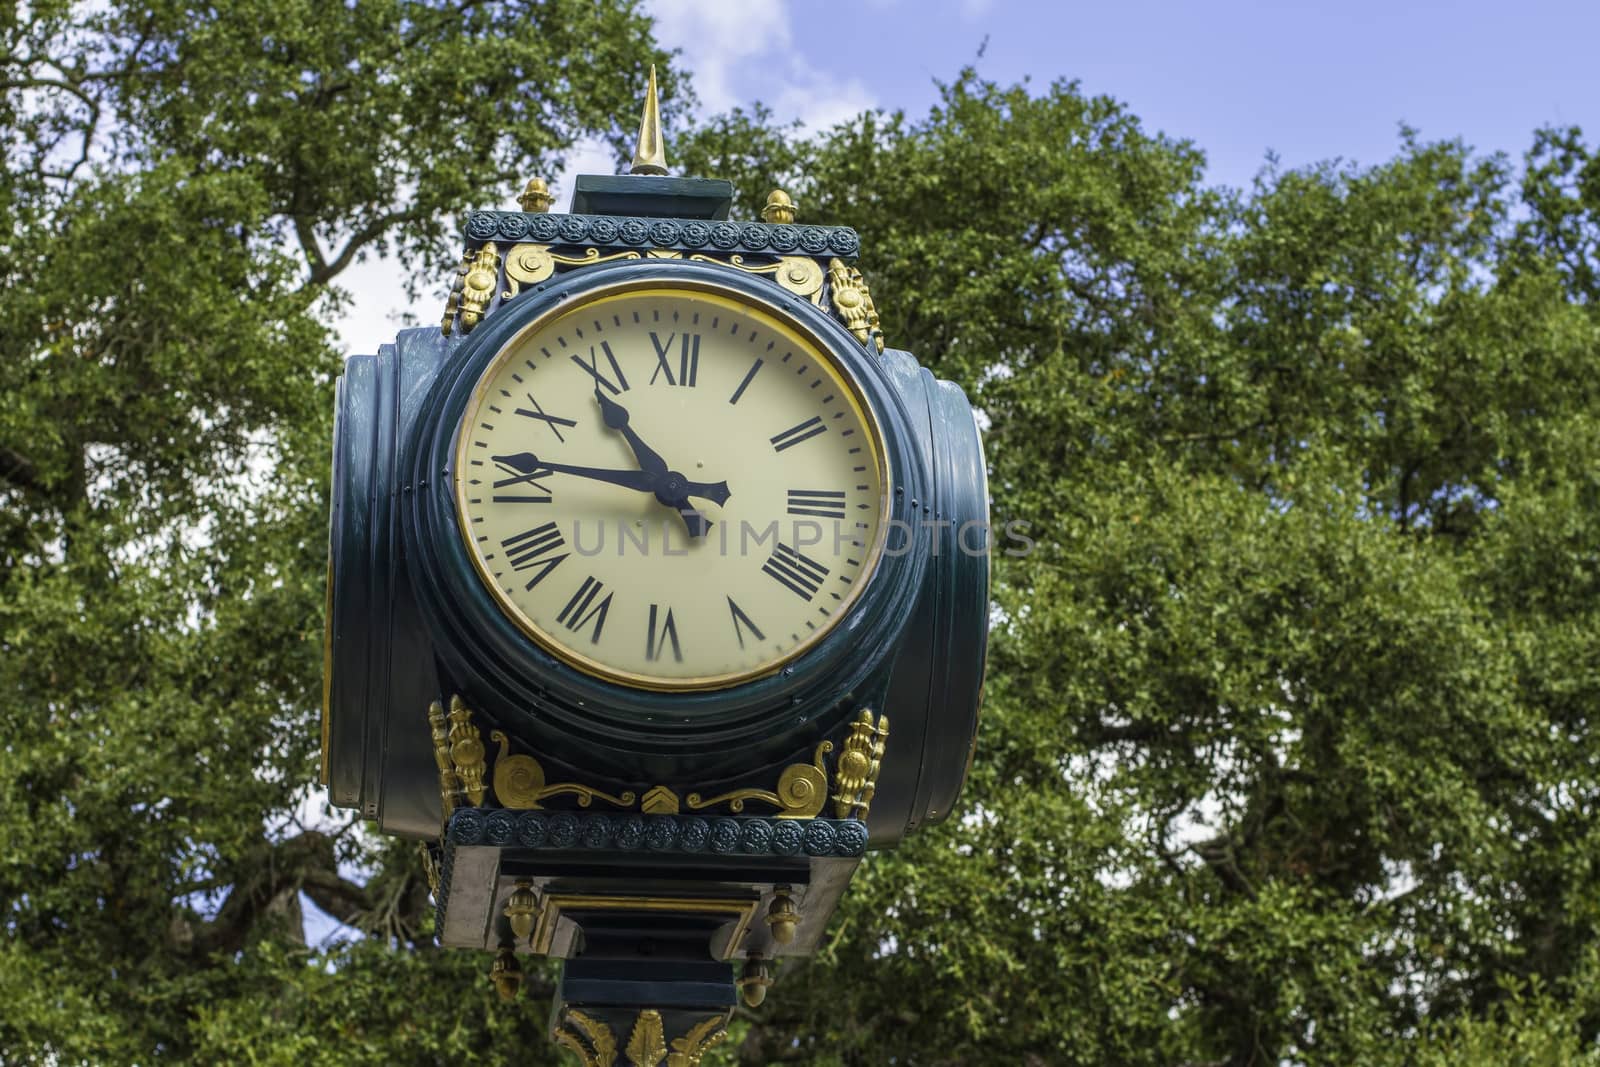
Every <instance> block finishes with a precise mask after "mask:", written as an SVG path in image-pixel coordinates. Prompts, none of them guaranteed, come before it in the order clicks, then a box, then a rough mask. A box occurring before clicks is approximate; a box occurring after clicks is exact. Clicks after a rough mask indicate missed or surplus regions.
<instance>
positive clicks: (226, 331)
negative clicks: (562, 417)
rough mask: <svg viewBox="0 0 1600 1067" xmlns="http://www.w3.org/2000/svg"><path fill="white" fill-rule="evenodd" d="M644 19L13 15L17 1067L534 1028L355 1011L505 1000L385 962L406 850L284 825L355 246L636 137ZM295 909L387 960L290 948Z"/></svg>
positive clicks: (301, 751) (2, 663) (268, 1051)
mask: <svg viewBox="0 0 1600 1067" xmlns="http://www.w3.org/2000/svg"><path fill="white" fill-rule="evenodd" d="M650 29H651V28H650V24H649V22H648V20H647V19H645V18H644V17H643V16H641V15H640V14H639V13H638V11H637V10H636V9H635V7H634V5H633V4H631V3H626V2H617V3H603V4H594V3H587V2H584V3H576V2H574V3H556V4H497V5H487V6H486V5H478V4H464V5H439V4H431V3H413V2H405V0H396V2H394V3H388V4H360V5H343V4H331V5H330V4H282V3H276V2H273V3H249V2H245V3H232V4H228V5H224V6H223V7H220V8H218V7H204V6H201V7H194V6H192V5H183V4H171V3H159V2H158V3H156V4H153V5H150V4H146V5H131V6H130V5H123V4H116V3H112V4H92V5H88V4H82V5H80V4H69V3H62V2H46V3H39V4H30V5H26V6H24V7H18V8H14V9H8V10H7V13H6V14H3V15H0V120H3V121H4V122H5V124H6V137H5V141H4V149H3V151H4V153H5V169H4V172H3V176H0V209H4V210H5V213H6V215H7V218H8V220H9V223H10V224H9V226H8V227H7V229H6V232H5V235H4V236H0V277H3V280H4V295H3V296H0V561H3V562H0V692H3V693H4V697H5V699H4V701H3V702H0V732H3V733H4V736H5V737H6V742H5V744H4V746H0V901H4V907H5V911H4V935H3V938H0V1003H4V1005H5V1007H4V1009H3V1010H0V1060H3V1061H4V1062H7V1063H33V1062H38V1063H96V1064H99V1063H133V1062H152V1061H156V1060H176V1061H200V1062H225V1061H249V1060H252V1059H255V1060H273V1061H275V1062H276V1061H278V1060H281V1059H282V1058H283V1056H284V1055H285V1054H286V1053H295V1052H298V1053H301V1054H302V1056H301V1058H302V1060H304V1059H309V1060H310V1061H313V1062H332V1061H346V1062H356V1061H359V1062H373V1063H378V1062H382V1063H392V1062H395V1060H396V1058H397V1052H396V1045H395V1042H396V1041H397V1040H399V1041H403V1040H404V1039H407V1038H412V1040H410V1041H409V1042H408V1043H404V1044H402V1045H401V1046H400V1047H402V1048H404V1049H405V1050H406V1051H405V1052H403V1053H399V1054H398V1055H399V1056H401V1057H402V1058H403V1057H404V1056H410V1057H411V1058H412V1060H413V1061H414V1062H434V1061H443V1060H449V1061H452V1062H453V1061H455V1060H457V1059H459V1058H460V1056H459V1052H460V1050H462V1049H465V1048H477V1047H483V1046H484V1045H485V1044H486V1043H487V1044H488V1045H489V1047H493V1043H494V1042H495V1041H499V1042H501V1047H504V1048H508V1049H509V1048H511V1047H513V1046H514V1045H517V1044H526V1043H527V1042H529V1041H532V1040H533V1038H536V1037H537V1036H538V1031H539V1029H540V1026H539V1025H538V1023H537V1022H535V1021H531V1020H530V1021H524V1022H522V1023H517V1024H515V1025H513V1024H511V1023H509V1022H508V1021H507V1020H506V1019H505V1018H504V1017H503V1016H499V1017H495V1018H493V1019H490V1020H489V1021H484V1013H483V1012H482V1011H477V1012H475V1013H474V1015H473V1021H472V1023H471V1024H470V1025H463V1024H460V1023H458V1022H455V1021H440V1022H439V1023H438V1025H439V1031H438V1032H437V1033H434V1032H433V1031H431V1030H426V1028H425V1027H424V1028H423V1029H421V1030H418V1029H416V1028H412V1030H411V1031H408V1030H407V1029H406V1028H405V1027H400V1026H397V1025H391V1023H393V1018H391V1017H389V1016H385V1017H383V1018H379V1017H377V1016H373V1015H371V1013H370V1012H367V1011H365V1010H364V1009H357V1010H355V1011H354V1012H352V1011H351V1010H350V1009H349V1006H350V1005H351V1004H352V1003H354V1001H352V1000H351V999H350V998H357V1000H360V999H362V998H367V999H370V998H371V997H372V994H373V992H374V991H375V990H377V989H379V988H382V987H384V986H386V985H393V986H395V987H396V989H397V990H398V988H399V987H402V986H404V985H406V984H407V983H410V984H411V986H412V987H415V988H419V989H420V990H421V991H420V992H419V993H418V995H417V996H416V997H414V998H410V999H407V1000H400V1001H395V1002H394V1004H395V1008H394V1017H398V1016H399V1015H400V1014H402V1013H404V1012H405V1011H407V1010H409V1008H411V1007H413V1006H416V1005H422V1004H431V1005H432V1012H433V1013H434V1015H435V1016H436V1017H437V1018H438V1019H439V1020H444V1019H445V1018H446V1017H445V1016H444V1015H439V1014H438V1013H439V1012H440V1011H441V1010H443V1011H447V1012H452V1013H453V1012H454V1011H455V1008H454V1005H455V1004H456V998H457V997H458V996H459V997H467V998H469V999H472V998H476V997H477V995H478V994H479V993H481V992H483V991H484V990H485V989H487V986H486V985H484V986H483V987H482V988H481V989H480V988H478V986H479V985H480V984H481V979H478V978H476V974H477V972H478V967H477V966H476V963H475V961H473V962H472V966H471V967H470V968H469V969H471V970H472V971H473V972H474V974H475V978H474V981H473V982H471V983H468V982H466V981H464V980H463V981H461V982H455V981H450V982H444V981H443V979H442V975H444V974H447V973H448V974H455V973H457V969H459V968H462V967H467V966H468V963H469V961H468V960H460V961H457V960H455V959H451V960H449V961H443V960H441V959H440V956H439V954H437V953H434V954H431V955H427V956H419V957H415V958H413V957H411V956H410V955H408V954H404V953H399V952H396V951H395V949H396V948H397V947H398V946H402V945H406V946H409V945H412V944H418V943H425V942H426V940H427V935H426V932H425V930H424V928H423V924H424V922H425V918H424V916H425V913H426V910H427V909H426V892H425V889H424V888H423V881H422V878H421V874H420V870H418V869H417V868H416V866H415V860H414V857H410V856H406V857H403V859H402V857H400V855H399V854H397V853H394V852H393V851H392V850H389V849H385V848H380V847H377V846H374V845H373V844H372V843H371V842H370V841H368V840H366V839H364V838H362V837H361V836H360V835H359V831H358V830H357V829H355V828H352V829H349V830H346V831H345V832H343V833H340V834H337V835H329V834H325V833H321V832H317V831H314V830H305V829H303V828H302V827H300V826H299V825H298V824H297V823H296V822H295V819H294V815H295V811H296V808H297V804H298V803H299V802H300V801H301V800H302V799H303V798H304V796H305V795H306V792H307V789H308V787H309V785H310V783H311V782H312V781H314V779H315V776H316V773H317V767H316V758H317V756H316V750H317V737H318V728H317V715H318V702H319V701H318V698H319V688H320V686H319V683H318V675H319V673H320V647H321V630H322V626H321V607H322V584H323V582H322V574H323V571H324V567H325V563H324V556H325V552H326V533H325V531H326V517H325V516H326V513H325V504H324V501H325V499H326V495H327V486H326V471H327V463H328V460H327V447H328V444H327V442H328V434H329V429H330V427H329V418H328V413H329V412H330V411H331V408H332V390H331V386H332V380H333V376H334V374H335V373H337V371H338V368H339V360H338V357H337V354H336V353H335V351H334V350H333V347H332V345H331V339H330V336H329V331H328V329H327V327H326V322H327V320H328V317H329V315H330V314H331V313H333V312H334V311H335V310H336V309H337V308H338V307H339V306H340V302H341V300H342V295H341V294H340V293H339V292H338V291H337V290H336V289H334V288H332V287H331V284H332V282H333V281H334V279H335V278H336V277H337V276H338V274H339V273H340V271H342V270H343V269H344V268H345V267H347V266H348V265H349V264H350V263H351V262H354V261H355V260H356V259H358V258H360V257H362V256H364V255H367V254H370V253H371V252H374V251H377V250H380V249H388V250H390V251H393V252H396V253H398V254H399V255H400V257H401V258H402V259H403V260H406V261H408V262H413V263H423V262H426V263H427V265H428V266H429V267H430V268H432V267H437V266H438V265H440V263H441V262H442V260H441V259H440V257H439V255H438V253H439V251H440V249H442V248H444V247H446V245H447V244H449V243H452V241H453V239H451V240H448V241H447V239H446V235H447V234H449V233H450V231H451V230H452V229H453V227H454V223H455V219H456V218H457V217H458V216H459V214H460V213H461V212H462V211H464V210H466V209H467V208H469V207H472V206H477V205H480V204H482V203H483V202H484V201H485V200H498V199H500V198H502V197H505V196H507V195H509V194H511V193H514V192H515V191H516V190H517V189H518V188H519V187H520V181H521V180H522V179H525V178H526V177H528V176H529V175H531V174H535V173H541V172H543V173H549V172H550V169H551V168H552V167H554V166H555V165H556V164H557V161H558V160H559V158H560V154H561V153H562V152H563V151H565V150H566V149H568V148H569V147H570V146H571V145H572V143H573V142H574V141H575V140H576V138H578V137H580V136H584V135H599V136H615V135H616V131H615V130H613V129H612V126H611V119H612V116H615V115H625V114H627V113H628V112H630V111H632V110H633V108H634V107H635V106H636V102H635V101H634V99H633V95H634V94H633V89H632V88H631V87H632V86H634V85H637V84H639V83H640V82H642V80H643V76H642V72H643V70H644V67H645V66H646V65H647V64H648V63H650V62H663V61H664V59H665V57H664V56H663V55H662V54H661V52H660V51H659V49H657V48H656V47H655V46H654V43H653V41H652V40H651V37H650ZM666 80H667V81H668V84H669V85H671V84H673V83H672V81H671V80H670V79H666ZM352 864H357V865H362V864H364V865H368V866H369V867H370V868H375V869H376V872H377V873H376V874H375V875H374V876H373V877H371V878H365V877H363V878H360V879H352V878H351V877H349V876H350V874H351V873H352V867H351V865H352ZM301 891H304V892H305V893H306V894H308V895H309V896H311V897H312V899H314V900H316V901H317V902H318V903H319V904H320V905H321V906H322V907H324V908H326V909H328V910H329V911H331V912H332V913H333V914H335V915H337V916H339V917H340V918H342V919H345V920H346V921H348V922H351V923H353V924H356V925H358V926H359V927H361V928H362V929H364V930H365V931H367V932H368V933H369V935H370V937H371V940H370V941H368V942H360V943H357V944H354V945H340V946H338V947H336V948H334V949H332V950H331V951H330V952H328V953H326V954H316V953H308V952H307V951H305V949H304V948H303V947H297V946H296V942H297V940H298V939H300V937H301V934H300V896H299V893H300V892H301ZM335 973H336V974H337V975H338V976H339V978H340V980H341V981H334V980H333V975H334V974H335ZM515 1027H520V1028H521V1029H522V1030H523V1031H524V1032H523V1033H522V1034H521V1036H520V1037H518V1036H517V1035H515V1034H512V1033H511V1031H512V1029H514V1028H515ZM340 1033H344V1034H348V1035H352V1036H351V1038H350V1042H349V1043H348V1046H346V1045H343V1044H340V1043H339V1041H338V1040H337V1039H335V1038H333V1037H330V1036H329V1035H331V1034H340ZM308 1042H312V1043H311V1044H308ZM533 1043H534V1044H535V1046H536V1047H540V1048H542V1046H543V1042H542V1040H540V1041H534V1042H533ZM551 1059H552V1062H553V1053H552V1054H551Z"/></svg>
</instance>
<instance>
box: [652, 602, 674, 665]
mask: <svg viewBox="0 0 1600 1067" xmlns="http://www.w3.org/2000/svg"><path fill="white" fill-rule="evenodd" d="M658 614H659V605H656V604H651V605H650V632H649V634H647V635H646V637H645V639H644V658H645V659H647V660H651V661H654V660H658V659H660V658H661V653H663V652H665V651H666V650H667V642H668V641H671V642H672V658H673V659H674V660H676V661H677V662H679V663H682V662H683V649H682V648H680V647H678V624H677V623H676V622H675V621H674V620H673V618H672V609H671V608H668V609H667V613H666V617H665V618H664V619H663V620H662V622H661V633H660V634H659V635H658V634H657V633H656V617H657V615H658Z"/></svg>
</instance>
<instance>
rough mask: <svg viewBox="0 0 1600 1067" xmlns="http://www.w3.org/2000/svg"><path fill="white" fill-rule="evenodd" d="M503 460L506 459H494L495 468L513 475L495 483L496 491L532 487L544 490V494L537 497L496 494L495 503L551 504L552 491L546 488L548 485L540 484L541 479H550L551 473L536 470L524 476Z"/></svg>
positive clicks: (499, 457) (497, 457) (498, 457)
mask: <svg viewBox="0 0 1600 1067" xmlns="http://www.w3.org/2000/svg"><path fill="white" fill-rule="evenodd" d="M503 458H504V457H501V456H496V457H494V462H495V466H497V467H499V468H500V469H501V470H503V471H505V472H506V473H507V474H509V475H511V477H509V478H501V479H500V480H499V481H497V482H495V483H494V487H495V488H496V489H509V488H511V487H512V486H513V485H530V486H532V487H533V488H535V489H539V490H542V492H541V493H539V494H538V495H537V496H535V495H530V494H510V493H496V494H495V495H494V502H495V503H496V504H548V503H550V489H549V487H548V486H546V485H543V484H541V483H540V482H539V479H540V478H548V477H549V476H550V472H549V471H537V470H536V471H529V472H528V473H526V474H524V473H523V472H521V471H519V470H517V469H516V468H515V467H512V466H510V465H508V464H506V463H504V462H502V460H503Z"/></svg>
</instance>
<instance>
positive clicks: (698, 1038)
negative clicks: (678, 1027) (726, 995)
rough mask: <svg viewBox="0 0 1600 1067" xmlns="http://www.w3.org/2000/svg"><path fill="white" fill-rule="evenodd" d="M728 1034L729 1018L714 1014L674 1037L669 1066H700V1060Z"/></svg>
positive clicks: (669, 1055) (668, 1055) (668, 1056)
mask: <svg viewBox="0 0 1600 1067" xmlns="http://www.w3.org/2000/svg"><path fill="white" fill-rule="evenodd" d="M727 1036H728V1028H727V1020H726V1019H725V1018H723V1017H722V1016H721V1015H713V1016H712V1017H711V1018H709V1019H706V1020H705V1021H704V1022H701V1023H700V1024H699V1025H697V1026H695V1027H694V1028H693V1029H691V1030H690V1031H689V1032H688V1033H687V1034H684V1035H683V1036H682V1037H678V1038H673V1041H672V1051H671V1052H670V1053H668V1054H667V1067H700V1060H701V1059H702V1058H704V1056H705V1054H706V1053H707V1052H708V1051H710V1050H711V1049H712V1048H713V1047H715V1046H716V1045H717V1044H719V1043H720V1042H721V1041H722V1040H723V1039H724V1038H725V1037H727Z"/></svg>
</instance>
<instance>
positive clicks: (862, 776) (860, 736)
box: [833, 708, 889, 821]
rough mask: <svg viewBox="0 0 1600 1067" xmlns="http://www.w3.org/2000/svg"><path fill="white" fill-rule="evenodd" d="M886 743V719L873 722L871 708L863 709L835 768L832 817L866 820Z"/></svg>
mask: <svg viewBox="0 0 1600 1067" xmlns="http://www.w3.org/2000/svg"><path fill="white" fill-rule="evenodd" d="M888 743H889V716H887V715H880V716H878V721H877V722H876V723H874V722H873V721H872V709H870V708H862V709H861V714H859V715H857V716H856V721H855V722H853V723H851V724H850V736H849V737H847V738H845V742H844V751H843V752H841V753H839V759H838V762H837V764H836V765H835V767H834V774H835V779H834V781H835V784H836V786H837V788H838V792H836V793H835V794H834V795H833V802H834V814H835V815H836V816H837V817H838V818H841V819H852V818H853V819H861V820H863V821H865V820H866V817H867V813H868V812H869V811H870V810H871V809H872V797H873V794H874V793H875V792H876V791H877V787H878V768H879V766H880V765H881V764H882V763H883V753H884V749H885V748H886V747H887V745H888Z"/></svg>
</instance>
